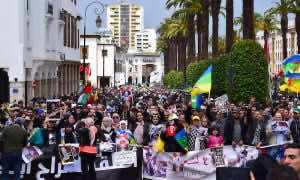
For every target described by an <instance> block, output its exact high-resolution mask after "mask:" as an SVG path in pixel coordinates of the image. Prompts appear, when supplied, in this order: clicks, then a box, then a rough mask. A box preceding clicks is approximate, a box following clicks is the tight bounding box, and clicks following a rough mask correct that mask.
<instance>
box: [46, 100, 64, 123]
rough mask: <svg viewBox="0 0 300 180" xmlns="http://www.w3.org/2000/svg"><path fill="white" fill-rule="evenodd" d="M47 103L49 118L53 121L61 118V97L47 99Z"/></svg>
mask: <svg viewBox="0 0 300 180" xmlns="http://www.w3.org/2000/svg"><path fill="white" fill-rule="evenodd" d="M46 104H47V116H48V119H49V120H53V121H59V120H60V119H61V113H60V99H47V100H46Z"/></svg>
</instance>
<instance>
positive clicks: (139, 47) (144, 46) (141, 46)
mask: <svg viewBox="0 0 300 180" xmlns="http://www.w3.org/2000/svg"><path fill="white" fill-rule="evenodd" d="M156 39H157V37H156V31H155V29H144V30H143V31H141V32H138V33H136V35H135V48H136V51H137V52H150V53H154V52H156Z"/></svg>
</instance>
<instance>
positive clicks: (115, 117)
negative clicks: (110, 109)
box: [112, 116, 120, 119]
mask: <svg viewBox="0 0 300 180" xmlns="http://www.w3.org/2000/svg"><path fill="white" fill-rule="evenodd" d="M112 118H113V119H119V118H120V117H119V116H113V117H112Z"/></svg>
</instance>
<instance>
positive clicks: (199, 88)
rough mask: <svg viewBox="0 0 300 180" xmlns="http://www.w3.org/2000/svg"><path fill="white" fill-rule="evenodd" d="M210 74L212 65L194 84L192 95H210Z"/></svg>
mask: <svg viewBox="0 0 300 180" xmlns="http://www.w3.org/2000/svg"><path fill="white" fill-rule="evenodd" d="M211 73H212V65H210V66H209V67H208V68H207V69H206V70H205V72H204V73H203V74H202V76H201V77H200V78H199V79H198V81H197V82H196V84H195V85H194V87H193V90H192V92H191V93H192V95H198V94H203V93H208V94H209V93H210V91H211Z"/></svg>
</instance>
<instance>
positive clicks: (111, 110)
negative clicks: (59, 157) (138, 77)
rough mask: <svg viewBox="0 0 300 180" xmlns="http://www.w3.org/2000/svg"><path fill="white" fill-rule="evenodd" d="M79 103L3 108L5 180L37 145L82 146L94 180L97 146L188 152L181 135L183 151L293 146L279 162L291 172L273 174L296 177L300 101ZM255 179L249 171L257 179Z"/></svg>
mask: <svg viewBox="0 0 300 180" xmlns="http://www.w3.org/2000/svg"><path fill="white" fill-rule="evenodd" d="M103 94H104V95H103ZM78 98H79V95H77V94H71V95H70V96H63V97H59V99H60V106H59V107H55V106H50V110H51V112H52V114H50V113H49V107H48V108H47V103H46V99H43V98H35V99H33V100H32V101H31V102H30V103H28V104H27V106H26V107H25V105H24V102H18V103H15V104H11V105H8V104H1V109H0V133H1V152H2V161H1V162H2V167H3V171H2V174H3V178H2V179H4V180H6V179H7V175H8V169H9V168H10V166H14V170H15V172H16V171H17V172H19V171H20V169H21V162H22V160H21V152H22V151H21V150H22V148H23V147H25V146H37V147H39V148H40V149H42V150H43V152H44V154H47V153H49V154H51V153H53V152H56V151H57V146H58V144H61V143H79V144H80V156H81V166H82V171H83V174H86V175H87V176H90V177H91V178H92V179H95V169H94V168H93V166H94V161H95V158H96V153H97V152H96V144H97V143H100V142H111V143H115V144H117V145H118V148H119V149H127V148H129V147H130V145H132V144H134V145H141V146H153V145H154V144H155V143H156V141H157V139H158V138H160V139H161V140H162V141H163V142H164V143H165V146H164V151H165V152H183V153H184V152H186V151H187V149H185V148H183V147H182V146H180V144H178V142H177V141H176V139H175V135H176V133H177V132H179V131H181V130H182V129H184V130H185V132H186V134H187V137H188V138H187V144H188V151H195V150H196V151H198V150H203V149H206V148H211V147H219V146H223V145H233V146H237V145H243V144H244V145H251V146H256V147H258V148H259V147H261V146H265V145H273V144H282V143H285V142H288V141H293V142H294V144H293V146H290V147H288V148H287V153H290V154H287V155H286V156H285V159H284V161H283V162H284V164H285V165H288V166H290V167H292V168H293V169H289V167H286V166H284V165H281V166H276V168H277V170H278V169H281V170H284V171H292V172H293V171H296V172H297V173H296V174H300V146H299V145H297V144H298V143H300V99H298V98H297V97H294V96H279V97H278V98H277V99H276V100H274V101H273V102H271V101H270V102H269V103H264V104H262V103H260V102H257V101H256V99H255V97H252V98H251V100H250V102H245V103H240V104H233V103H228V105H227V107H226V111H223V110H222V111H221V110H219V109H218V107H217V106H216V104H215V102H214V99H208V100H207V102H206V103H205V104H203V105H202V106H201V108H199V109H193V108H192V106H191V100H190V97H189V95H188V94H187V93H185V92H183V91H179V90H168V89H164V88H161V87H160V88H144V87H139V88H133V87H119V88H111V89H105V90H104V91H101V93H99V92H95V93H94V95H93V100H92V101H89V102H88V103H87V104H85V105H80V104H78ZM47 109H48V112H47ZM53 114H54V115H55V114H59V117H60V119H59V120H57V119H53V118H52V116H53ZM288 150H289V151H288ZM293 150H294V151H293ZM257 161H258V162H256V163H258V164H259V163H262V162H263V163H262V164H263V165H261V166H265V164H264V161H268V160H264V159H263V160H260V159H258V160H257ZM270 162H272V161H270ZM271 164H272V163H271ZM254 166H255V167H256V168H257V167H258V166H259V165H254ZM268 167H272V166H268ZM254 169H255V168H254ZM269 169H270V171H269V172H270V173H268V175H269V176H272V177H273V176H274V177H276V176H277V173H280V172H281V171H271V168H269ZM259 170H261V169H259ZM258 174H259V173H258ZM258 174H257V173H255V171H254V172H253V176H255V177H256V179H259V178H258V177H259V175H258ZM272 174H273V175H272ZM289 174H291V173H289ZM16 176H18V174H17V175H16ZM282 177H283V175H282ZM299 177H300V176H299ZM266 178H267V174H266V172H265V174H264V179H266ZM262 179H263V178H262ZM289 179H290V180H291V178H289Z"/></svg>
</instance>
